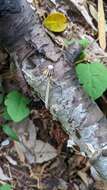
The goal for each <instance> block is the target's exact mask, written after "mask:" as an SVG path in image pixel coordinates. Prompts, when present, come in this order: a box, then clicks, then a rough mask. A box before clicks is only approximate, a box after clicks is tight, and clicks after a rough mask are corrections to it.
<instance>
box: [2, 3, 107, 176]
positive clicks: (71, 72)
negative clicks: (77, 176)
mask: <svg viewBox="0 0 107 190" xmlns="http://www.w3.org/2000/svg"><path fill="white" fill-rule="evenodd" d="M20 5H21V12H20V13H16V14H14V15H9V16H7V15H4V16H3V17H1V18H0V44H1V46H3V47H6V48H8V49H9V51H10V52H13V51H15V53H16V54H17V57H18V63H19V64H21V67H22V71H23V73H24V76H25V78H26V81H27V82H28V84H29V85H30V86H31V87H32V88H33V89H34V91H35V92H36V93H37V94H38V95H39V96H40V97H41V98H42V100H43V101H44V102H45V96H46V88H47V83H48V80H49V79H48V77H46V76H45V75H44V71H45V70H46V69H47V68H48V66H49V65H53V68H54V72H53V74H52V79H51V80H50V83H51V84H50V93H49V110H50V112H51V113H52V115H53V118H54V119H57V120H58V121H60V122H61V124H62V127H63V128H64V130H65V131H66V132H67V133H68V134H69V136H70V138H72V139H73V140H74V141H75V143H77V144H78V145H79V146H80V148H81V151H84V152H85V153H86V154H87V155H88V156H89V157H90V155H91V154H90V150H89V148H88V146H87V143H90V144H91V145H92V146H93V147H94V148H95V150H98V149H100V148H101V147H102V146H103V145H104V144H106V143H107V128H106V125H107V120H106V118H105V117H104V115H103V113H102V112H101V111H100V109H99V108H98V107H97V105H96V103H95V102H93V101H92V100H91V99H90V98H89V97H88V96H87V95H86V93H85V92H84V91H83V89H82V88H81V86H80V85H79V82H78V80H77V79H76V75H75V69H74V64H73V62H74V61H75V59H76V57H77V56H78V55H79V53H80V50H81V47H80V46H79V45H78V44H73V45H72V46H70V47H69V48H68V49H67V50H65V51H64V52H63V53H62V50H60V49H59V48H58V47H57V46H56V45H55V44H54V43H53V42H52V40H51V39H50V38H49V36H48V35H47V34H46V32H45V30H44V28H43V27H42V25H41V23H40V21H39V18H38V15H37V13H35V14H34V12H33V11H32V10H31V9H30V7H29V5H28V4H27V3H26V0H20ZM7 21H8V22H7ZM1 26H2V28H1ZM77 130H78V131H79V133H80V136H81V138H78V137H77V136H76V131H77ZM93 164H94V167H95V168H96V169H97V171H98V172H99V173H100V175H101V176H102V177H103V178H104V179H107V170H106V168H107V156H104V155H100V156H99V157H98V159H97V161H95V162H94V163H93Z"/></svg>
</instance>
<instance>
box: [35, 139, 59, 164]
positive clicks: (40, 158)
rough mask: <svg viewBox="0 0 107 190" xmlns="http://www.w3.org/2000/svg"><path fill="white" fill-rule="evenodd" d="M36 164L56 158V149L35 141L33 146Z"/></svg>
mask: <svg viewBox="0 0 107 190" xmlns="http://www.w3.org/2000/svg"><path fill="white" fill-rule="evenodd" d="M34 151H35V155H36V163H43V162H47V161H49V160H51V159H53V158H55V157H56V156H57V151H56V149H55V148H54V147H53V146H51V145H50V144H49V143H44V142H43V141H41V140H37V141H36V146H35V150H34Z"/></svg>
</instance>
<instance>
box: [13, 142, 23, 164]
mask: <svg viewBox="0 0 107 190" xmlns="http://www.w3.org/2000/svg"><path fill="white" fill-rule="evenodd" d="M14 147H15V150H16V152H17V154H18V157H19V159H20V161H21V162H22V163H25V155H24V152H23V150H22V147H21V144H20V143H18V142H14Z"/></svg>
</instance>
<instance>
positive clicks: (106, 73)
mask: <svg viewBox="0 0 107 190" xmlns="http://www.w3.org/2000/svg"><path fill="white" fill-rule="evenodd" d="M76 73H77V75H78V78H79V80H80V83H81V84H83V87H84V89H85V91H86V92H87V93H88V94H89V95H90V96H91V97H92V99H94V100H95V99H97V98H99V97H100V96H101V95H102V94H103V92H104V91H105V90H106V89H107V68H106V67H105V66H104V65H103V64H101V63H96V62H94V63H91V64H89V63H87V64H83V63H81V64H79V65H77V67H76Z"/></svg>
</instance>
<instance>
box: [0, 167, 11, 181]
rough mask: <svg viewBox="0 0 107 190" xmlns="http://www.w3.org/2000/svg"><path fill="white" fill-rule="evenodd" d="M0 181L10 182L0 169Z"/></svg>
mask: <svg viewBox="0 0 107 190" xmlns="http://www.w3.org/2000/svg"><path fill="white" fill-rule="evenodd" d="M0 180H2V181H10V180H12V179H11V178H10V177H8V176H7V175H5V174H4V172H3V170H2V168H1V167H0Z"/></svg>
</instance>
